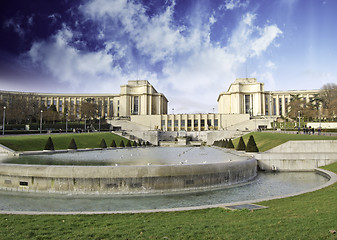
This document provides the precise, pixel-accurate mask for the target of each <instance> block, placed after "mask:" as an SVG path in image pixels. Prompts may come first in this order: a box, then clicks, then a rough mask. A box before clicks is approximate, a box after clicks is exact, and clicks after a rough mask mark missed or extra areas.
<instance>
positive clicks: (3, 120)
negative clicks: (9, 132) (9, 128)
mask: <svg viewBox="0 0 337 240" xmlns="http://www.w3.org/2000/svg"><path fill="white" fill-rule="evenodd" d="M5 120H6V106H4V116H3V119H2V135H5Z"/></svg>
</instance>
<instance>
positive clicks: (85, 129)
mask: <svg viewBox="0 0 337 240" xmlns="http://www.w3.org/2000/svg"><path fill="white" fill-rule="evenodd" d="M86 131H87V115H84V132H86Z"/></svg>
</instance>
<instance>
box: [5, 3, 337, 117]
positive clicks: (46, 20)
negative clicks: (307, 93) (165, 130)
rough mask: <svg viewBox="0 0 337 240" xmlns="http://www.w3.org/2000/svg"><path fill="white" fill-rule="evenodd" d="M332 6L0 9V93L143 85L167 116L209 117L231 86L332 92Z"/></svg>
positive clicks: (335, 34)
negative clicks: (252, 82) (238, 81)
mask: <svg viewBox="0 0 337 240" xmlns="http://www.w3.org/2000/svg"><path fill="white" fill-rule="evenodd" d="M336 12H337V1H336V0H259V1H258V0H176V1H171V0H148V1H146V0H130V1H125V0H83V1H81V0H71V1H70V0H60V1H45V0H30V1H27V0H21V1H20V0H2V1H1V8H0V36H1V37H0V89H2V90H16V91H37V92H54V93H67V92H69V93H119V86H120V85H122V84H126V83H127V81H128V80H137V79H140V80H141V79H146V80H149V81H150V83H151V84H152V85H154V87H155V88H156V89H157V90H158V91H159V92H162V93H164V94H165V96H166V97H167V98H168V100H169V109H170V112H171V111H172V108H174V112H175V113H198V112H212V111H213V108H215V109H217V97H218V95H219V93H220V92H223V91H227V89H228V87H229V85H230V83H232V82H233V81H234V80H235V78H238V77H246V76H247V77H256V78H257V80H258V81H261V82H264V83H265V90H292V89H298V90H302V89H319V88H321V87H322V85H323V84H325V83H329V82H334V83H337V77H336V76H337V57H336V56H337V46H336V45H337V40H336V39H337V24H336V23H337V14H336Z"/></svg>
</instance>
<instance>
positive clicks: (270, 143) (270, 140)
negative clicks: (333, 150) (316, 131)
mask: <svg viewBox="0 0 337 240" xmlns="http://www.w3.org/2000/svg"><path fill="white" fill-rule="evenodd" d="M250 135H253V136H254V139H255V142H256V145H257V147H258V148H259V151H260V152H264V151H267V150H269V149H271V148H274V147H276V146H278V145H280V144H282V143H285V142H287V141H301V140H337V137H330V136H323V135H320V136H318V135H304V134H285V133H268V132H254V133H249V134H246V135H244V136H243V140H244V141H245V143H246V145H247V143H248V139H249V136H250ZM238 142H239V139H238V138H237V139H235V140H233V144H234V146H235V147H236V146H237V144H238Z"/></svg>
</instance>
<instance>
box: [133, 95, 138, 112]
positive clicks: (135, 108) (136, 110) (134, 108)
mask: <svg viewBox="0 0 337 240" xmlns="http://www.w3.org/2000/svg"><path fill="white" fill-rule="evenodd" d="M133 114H135V115H137V114H138V96H134V97H133Z"/></svg>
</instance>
